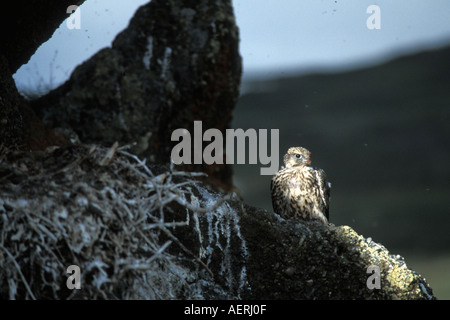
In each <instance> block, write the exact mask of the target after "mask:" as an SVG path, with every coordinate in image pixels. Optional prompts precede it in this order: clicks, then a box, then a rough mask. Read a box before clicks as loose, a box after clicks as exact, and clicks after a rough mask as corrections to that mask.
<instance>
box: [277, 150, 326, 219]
mask: <svg viewBox="0 0 450 320" xmlns="http://www.w3.org/2000/svg"><path fill="white" fill-rule="evenodd" d="M283 160H284V165H285V167H284V168H283V169H281V170H280V171H278V173H277V174H276V175H275V176H274V177H273V178H272V183H271V185H270V189H271V194H272V206H273V209H274V210H275V212H276V213H278V214H279V215H280V216H281V217H283V218H285V219H287V218H301V219H304V220H313V219H316V220H319V221H321V222H323V223H324V224H326V223H328V217H329V206H330V186H331V184H330V183H328V182H327V178H326V174H325V171H323V170H322V169H319V168H314V167H311V166H310V164H311V152H309V150H307V149H305V148H302V147H292V148H289V150H288V151H287V153H286V154H285V155H284V158H283Z"/></svg>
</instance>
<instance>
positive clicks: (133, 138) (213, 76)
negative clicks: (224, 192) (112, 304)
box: [33, 0, 241, 189]
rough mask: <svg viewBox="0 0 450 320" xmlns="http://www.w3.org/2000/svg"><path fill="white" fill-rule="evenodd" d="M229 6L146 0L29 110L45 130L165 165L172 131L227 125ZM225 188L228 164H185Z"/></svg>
mask: <svg viewBox="0 0 450 320" xmlns="http://www.w3.org/2000/svg"><path fill="white" fill-rule="evenodd" d="M238 45H239V34H238V29H237V27H236V24H235V21H234V15H233V9H232V6H231V1H211V0H201V1H165V0H164V1H162V0H161V1H160V0H155V1H151V2H150V3H149V4H147V5H144V6H142V7H141V8H139V9H138V10H137V12H136V14H135V15H134V17H133V18H132V20H131V22H130V25H129V26H128V28H127V29H125V30H124V31H123V32H121V33H120V34H119V35H118V36H117V37H116V39H115V40H114V42H113V44H112V47H111V48H105V49H103V50H101V51H100V52H98V53H97V54H96V55H94V56H93V57H92V58H91V59H89V60H88V61H86V62H84V63H83V64H81V65H80V66H78V67H77V68H76V70H75V71H74V72H73V74H72V75H71V77H70V79H69V80H68V81H67V82H66V83H65V84H64V85H62V86H61V87H59V88H58V89H56V90H54V91H52V92H50V93H49V94H48V95H46V96H45V97H43V98H41V99H39V100H37V101H35V102H34V103H33V106H34V108H35V110H38V113H39V114H40V116H41V117H42V118H43V120H44V123H45V124H46V125H48V126H49V127H50V128H60V129H62V130H60V131H61V132H67V131H70V132H75V133H76V135H77V136H78V137H79V139H80V140H81V141H82V142H87V143H92V142H95V143H102V144H106V145H111V144H112V143H114V142H115V141H119V142H120V143H123V144H127V143H132V142H136V143H137V145H136V146H135V147H134V148H133V152H135V153H136V154H138V155H142V156H144V157H146V158H148V159H149V160H150V161H153V162H167V161H168V160H169V158H170V152H171V150H172V147H173V145H174V143H172V142H171V134H172V132H173V131H174V130H175V129H177V128H186V129H188V130H190V131H192V128H193V122H194V120H201V121H203V130H207V129H208V128H217V129H219V130H221V131H222V132H223V133H225V129H226V128H229V126H230V122H231V117H232V111H233V108H234V105H235V104H236V101H237V98H238V95H239V88H240V78H241V57H240V55H239V51H238ZM188 169H189V170H196V171H204V172H208V173H209V175H210V177H211V178H212V179H214V180H215V182H216V184H218V185H220V186H221V187H223V188H225V189H230V188H231V186H232V184H231V168H230V166H227V165H214V166H204V165H189V167H188Z"/></svg>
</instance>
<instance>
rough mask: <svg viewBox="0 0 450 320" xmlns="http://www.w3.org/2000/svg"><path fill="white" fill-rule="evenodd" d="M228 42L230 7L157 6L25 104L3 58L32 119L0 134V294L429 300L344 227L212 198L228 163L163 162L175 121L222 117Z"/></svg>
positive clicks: (222, 125)
mask: <svg viewBox="0 0 450 320" xmlns="http://www.w3.org/2000/svg"><path fill="white" fill-rule="evenodd" d="M238 40H239V39H238V30H237V27H236V25H235V22H234V18H233V11H232V6H231V1H222V2H217V1H209V0H202V1H158V0H154V1H152V2H150V3H149V4H147V5H145V6H143V7H141V8H140V9H139V10H138V11H137V12H136V15H135V17H134V18H133V19H132V21H131V22H130V26H129V27H128V28H127V29H126V30H125V31H124V32H122V33H121V34H119V35H118V36H117V38H116V40H115V41H114V44H113V46H112V47H111V48H106V49H104V50H101V51H100V52H99V53H97V54H96V55H95V56H94V57H92V58H91V59H90V60H88V61H87V62H85V63H83V64H82V65H81V66H79V67H78V68H77V69H76V70H75V71H74V73H73V74H72V76H71V78H70V79H69V80H68V82H66V83H65V84H64V85H62V86H61V87H60V88H57V89H56V90H54V91H53V92H51V93H49V94H48V95H47V96H45V97H42V98H40V99H39V100H37V101H34V102H32V103H31V105H32V107H33V108H34V109H30V106H29V105H28V102H26V101H24V100H23V99H22V100H20V99H19V98H18V94H17V90H16V91H15V92H14V90H15V87H14V86H13V84H12V82H11V81H12V80H11V78H10V77H11V74H10V73H9V71H4V70H8V69H7V68H3V66H2V69H1V70H2V75H1V77H2V83H3V82H8V81H9V82H8V83H9V84H10V87H11V90H10V91H9V93H10V98H8V99H7V100H8V103H9V106H10V107H11V108H10V109H5V110H10V111H8V112H7V113H6V116H4V118H5V119H6V123H8V124H10V123H14V122H11V121H13V120H12V119H19V120H20V118H22V120H23V119H29V120H26V121H22V126H23V128H24V129H23V130H22V131H21V127H20V125H17V126H16V125H13V126H12V127H8V129H3V131H1V132H3V133H2V135H1V136H0V138H1V139H2V140H1V143H2V145H1V146H0V151H1V154H0V182H1V183H0V235H1V236H0V296H1V297H2V298H10V299H14V298H19V299H43V298H56V299H62V298H70V299H111V298H119V299H144V298H145V299H183V298H184V299H187V298H188V299H223V298H232V299H239V298H246V299H433V298H434V297H433V295H432V291H431V289H430V288H429V287H428V285H427V283H426V282H425V280H424V279H423V278H422V277H421V276H420V275H418V274H416V273H414V272H413V271H411V270H409V269H408V268H407V267H406V264H405V262H404V261H403V260H402V259H401V258H400V257H396V256H392V255H390V254H389V252H388V251H387V249H386V248H384V247H383V246H381V245H379V244H376V243H374V242H372V241H371V240H370V239H365V238H363V237H362V236H359V235H358V234H356V233H355V232H354V231H353V230H352V229H351V228H349V227H345V226H344V227H337V226H334V225H332V224H330V225H326V226H325V225H322V224H318V223H315V222H308V223H306V222H303V221H300V220H283V219H281V218H280V217H279V216H278V215H276V214H275V213H272V212H267V211H266V210H262V209H258V208H255V207H251V206H248V205H246V204H245V202H243V201H241V200H240V199H238V198H237V197H236V196H235V195H234V194H233V193H224V192H223V190H227V189H231V188H232V184H231V171H230V169H229V168H228V167H227V165H223V166H207V165H196V166H189V167H187V166H184V167H175V168H174V167H173V166H171V165H170V164H169V156H170V150H171V146H172V145H171V141H170V134H171V132H172V131H173V130H174V129H176V128H179V127H183V128H186V129H188V130H190V129H191V126H192V125H193V121H194V120H202V121H203V123H204V127H203V129H204V130H206V129H207V128H213V127H214V128H218V129H219V130H222V132H223V131H224V130H225V129H226V128H227V127H228V126H229V124H230V120H231V112H232V110H233V107H234V104H235V103H236V99H237V96H238V93H239V85H240V73H241V60H240V56H239V53H238ZM6 56H7V55H6ZM0 63H3V65H6V64H7V63H9V62H8V59H7V58H4V59H3V62H2V61H0ZM3 71H4V72H3ZM6 96H7V95H6V94H5V97H6ZM2 98H3V93H2ZM19 101H20V102H19ZM19 104H23V106H24V107H23V108H20V106H19ZM21 110H22V111H21ZM33 110H34V111H35V112H36V113H37V116H36V115H35V114H34V111H33ZM2 116H3V113H2ZM0 120H1V121H2V124H3V123H5V120H2V119H0ZM41 120H42V121H41ZM36 123H37V124H36ZM31 124H33V125H31ZM44 125H45V126H44ZM2 128H5V127H2ZM14 128H16V129H14ZM12 130H19V132H21V133H22V136H20V139H19V140H17V141H19V142H17V141H16V140H14V141H13V140H11V137H14V136H15V135H13V134H11V132H12ZM53 130H55V131H56V132H59V133H61V134H62V136H61V135H60V134H57V133H55V131H53ZM71 140H73V141H71ZM117 141H118V143H117ZM72 142H73V143H72ZM134 142H136V144H133V143H134ZM29 149H32V150H34V151H33V152H30V151H29ZM197 171H198V172H197ZM218 190H222V191H218ZM371 266H376V267H377V268H378V270H379V274H378V277H377V278H376V279H375V280H376V281H375V280H374V281H375V282H374V283H375V284H376V286H375V287H373V286H372V285H370V283H372V282H370V281H372V280H370V279H372V278H370V276H371V274H370V273H367V271H368V268H369V267H371ZM68 268H69V269H68ZM73 268H75V269H73ZM68 270H69V271H68ZM73 270H75V271H73ZM76 270H78V271H76ZM71 272H73V277H71V276H70V277H69V275H70V274H71ZM77 272H78V273H77ZM77 274H78V275H79V277H77V276H76V275H77ZM369 278H370V279H369ZM368 280H370V281H369V282H370V283H369V282H368ZM368 283H369V285H368ZM78 285H79V287H80V289H73V287H74V286H75V287H77V286H78Z"/></svg>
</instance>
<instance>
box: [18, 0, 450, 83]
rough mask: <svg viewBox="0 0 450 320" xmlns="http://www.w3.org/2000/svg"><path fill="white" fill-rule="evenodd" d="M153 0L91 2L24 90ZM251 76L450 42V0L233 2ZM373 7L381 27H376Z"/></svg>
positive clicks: (65, 73)
mask: <svg viewBox="0 0 450 320" xmlns="http://www.w3.org/2000/svg"><path fill="white" fill-rule="evenodd" d="M146 2H148V0H128V1H124V0H87V1H86V2H85V3H84V4H83V5H82V6H81V7H80V9H81V13H80V16H81V24H80V27H81V28H80V29H69V28H68V27H67V25H66V22H63V23H62V24H61V26H60V28H59V29H58V30H56V31H55V33H54V35H53V37H52V38H51V39H50V40H49V41H48V42H46V43H44V44H43V45H42V46H41V47H40V48H39V49H38V51H37V52H36V54H35V55H34V56H33V57H32V58H31V59H30V61H29V63H28V64H27V65H24V66H22V68H20V69H19V70H18V72H17V73H16V74H15V76H14V78H15V80H16V83H17V86H18V88H19V90H20V89H21V88H28V89H33V88H36V89H38V90H41V91H43V90H45V89H46V88H52V87H55V86H57V85H59V84H61V83H62V82H64V81H65V80H66V79H67V78H68V77H69V76H70V73H71V72H72V71H73V69H74V68H75V67H76V66H77V65H78V64H80V63H81V62H83V61H84V60H86V59H88V58H89V57H91V56H92V55H93V54H94V53H95V52H97V51H98V50H99V49H101V48H103V47H106V46H110V45H111V42H112V40H113V39H114V37H115V36H116V35H117V33H118V32H119V31H121V30H123V29H124V28H126V26H127V25H128V22H129V20H130V18H131V17H132V16H133V14H134V12H135V11H136V9H137V7H139V6H140V5H142V4H145V3H146ZM233 4H234V8H235V14H236V19H237V24H238V26H239V29H240V36H241V43H240V51H241V55H242V57H243V60H244V75H252V74H253V75H254V74H271V75H281V74H285V73H287V72H305V71H310V70H316V69H324V68H334V69H336V68H349V67H358V66H362V65H365V64H373V63H377V62H380V61H383V60H386V59H388V58H390V57H392V56H395V55H399V54H403V53H406V52H411V51H417V50H421V49H424V48H433V47H436V46H442V45H446V44H450V1H449V0H427V1H425V0H379V1H369V0H346V1H344V0H233ZM370 5H377V6H378V8H379V9H380V27H381V28H380V29H373V30H371V29H369V28H368V27H367V25H366V21H367V19H368V18H369V17H371V15H372V14H371V13H367V8H368V7H369V6H370Z"/></svg>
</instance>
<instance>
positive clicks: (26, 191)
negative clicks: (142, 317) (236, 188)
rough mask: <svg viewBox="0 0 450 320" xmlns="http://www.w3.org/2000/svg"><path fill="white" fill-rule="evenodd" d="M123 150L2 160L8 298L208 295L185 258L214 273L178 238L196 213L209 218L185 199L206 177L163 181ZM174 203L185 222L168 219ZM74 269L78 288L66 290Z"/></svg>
mask: <svg viewBox="0 0 450 320" xmlns="http://www.w3.org/2000/svg"><path fill="white" fill-rule="evenodd" d="M126 150H127V149H126V148H125V147H122V148H119V147H118V146H117V144H115V145H114V146H112V147H111V148H109V149H108V148H103V147H99V146H85V145H78V146H69V147H62V148H53V149H47V150H46V151H45V152H34V153H24V152H8V151H7V150H3V151H2V152H1V153H0V154H2V155H1V156H0V297H1V298H8V299H67V298H68V299H72V298H73V299H87V298H88V299H173V298H189V299H192V298H194V299H195V298H202V297H201V293H200V292H201V291H200V290H199V289H198V286H196V285H194V284H193V283H194V282H195V280H196V276H195V274H194V273H193V272H192V271H191V269H189V268H186V265H185V264H183V263H181V262H180V261H183V259H184V260H190V261H191V262H192V261H194V263H195V264H197V265H198V269H202V270H204V272H205V273H206V272H210V271H209V269H208V268H207V267H206V266H205V265H204V264H202V262H201V261H200V260H199V259H198V258H196V257H195V255H194V254H192V252H191V251H190V250H189V249H188V248H186V247H185V246H184V245H183V243H181V242H180V241H179V239H178V238H177V237H176V236H174V234H173V232H172V231H173V230H175V229H176V228H180V227H183V226H186V225H187V224H189V214H188V211H189V210H191V211H193V210H194V211H198V212H205V211H206V209H201V208H197V207H194V206H193V205H191V204H189V203H188V201H187V199H190V196H191V195H192V194H190V193H192V189H193V188H192V184H195V181H194V180H195V177H196V176H197V175H200V174H195V173H186V172H177V171H173V170H171V168H169V167H167V168H164V170H159V171H161V172H159V174H157V173H156V172H153V171H157V170H156V169H155V168H153V167H152V170H153V171H152V170H151V169H150V168H149V167H148V166H147V165H146V164H145V161H141V160H140V159H139V158H137V157H136V156H134V155H133V154H130V153H128V152H127V151H126ZM160 169H161V168H160ZM179 177H182V179H181V178H179ZM189 186H190V187H189ZM174 203H175V204H176V205H177V206H178V207H180V206H181V208H182V210H185V211H186V215H185V217H186V218H185V219H184V220H180V221H166V219H165V215H166V214H167V212H169V211H170V210H171V206H173V204H174ZM210 209H211V210H214V208H210ZM174 246H175V247H177V248H178V249H179V250H178V251H177V252H178V254H176V255H175V254H173V253H170V252H169V251H170V250H169V249H168V248H172V247H174ZM180 252H181V254H180ZM71 265H76V266H78V267H79V268H80V271H81V272H80V285H81V289H78V290H77V289H74V290H70V289H68V287H67V282H68V281H71V280H68V279H69V277H70V276H71V274H72V273H67V268H68V267H69V266H71Z"/></svg>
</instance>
